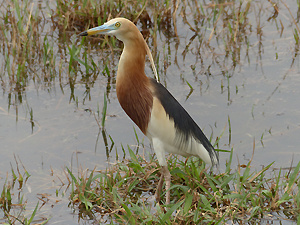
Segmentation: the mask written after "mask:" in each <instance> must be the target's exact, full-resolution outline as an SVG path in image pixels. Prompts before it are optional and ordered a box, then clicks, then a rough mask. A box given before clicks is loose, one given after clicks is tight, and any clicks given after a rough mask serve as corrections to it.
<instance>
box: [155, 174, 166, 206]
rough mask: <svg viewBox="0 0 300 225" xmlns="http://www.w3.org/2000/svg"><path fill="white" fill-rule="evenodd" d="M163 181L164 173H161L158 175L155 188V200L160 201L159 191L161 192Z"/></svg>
mask: <svg viewBox="0 0 300 225" xmlns="http://www.w3.org/2000/svg"><path fill="white" fill-rule="evenodd" d="M163 183H164V175H163V173H162V174H161V176H160V179H159V182H158V184H157V189H156V191H155V200H156V201H157V202H158V203H159V202H160V193H161V189H162V186H163Z"/></svg>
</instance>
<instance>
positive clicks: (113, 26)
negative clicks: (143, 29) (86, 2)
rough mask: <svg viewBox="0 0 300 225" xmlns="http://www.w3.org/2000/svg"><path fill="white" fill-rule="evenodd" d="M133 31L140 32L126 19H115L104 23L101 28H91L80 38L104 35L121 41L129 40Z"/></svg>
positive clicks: (81, 34)
mask: <svg viewBox="0 0 300 225" xmlns="http://www.w3.org/2000/svg"><path fill="white" fill-rule="evenodd" d="M132 31H135V32H136V31H138V29H137V28H136V26H135V25H134V24H133V23H132V22H131V21H130V20H127V19H125V18H115V19H111V20H109V21H108V22H106V23H104V24H103V25H101V26H99V27H94V28H91V29H89V30H87V31H84V32H82V33H80V34H79V36H90V35H94V34H104V35H113V36H116V38H118V39H119V40H121V41H123V42H124V41H125V40H126V39H129V37H128V36H129V35H131V32H132Z"/></svg>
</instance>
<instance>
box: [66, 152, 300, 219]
mask: <svg viewBox="0 0 300 225" xmlns="http://www.w3.org/2000/svg"><path fill="white" fill-rule="evenodd" d="M128 150H129V152H130V157H131V158H130V159H129V160H124V161H123V162H118V163H117V164H115V165H114V166H112V167H111V168H109V169H107V170H105V171H96V170H93V171H92V172H90V173H88V172H85V173H82V174H81V176H80V177H78V178H76V177H75V176H74V175H73V174H72V172H71V171H69V170H68V172H69V175H70V176H71V178H72V182H73V183H74V189H73V192H72V195H71V202H70V203H71V204H72V205H73V207H78V208H79V211H80V212H82V213H83V214H89V213H92V215H93V216H94V217H97V216H99V215H101V216H102V217H103V216H105V217H107V218H108V219H109V221H111V222H112V223H129V224H153V223H162V224H199V223H216V224H217V223H220V222H222V223H223V222H227V221H235V222H250V223H253V222H254V223H257V222H259V221H263V220H266V219H270V218H271V219H272V220H276V219H280V218H282V217H283V218H288V219H289V220H293V221H296V219H297V217H298V216H299V213H300V207H299V202H300V195H299V168H300V162H299V163H298V165H297V166H296V167H295V168H291V172H289V171H288V172H287V173H285V174H284V175H283V174H282V170H279V172H276V170H272V169H271V168H272V165H273V163H271V164H269V165H267V166H265V167H263V168H262V169H261V170H259V171H253V170H252V169H251V161H250V162H249V163H248V164H247V165H240V166H239V167H238V168H236V169H233V168H231V159H232V154H233V151H231V155H230V158H229V161H228V162H227V164H226V170H225V172H224V173H217V174H213V173H212V172H211V171H208V170H207V168H205V165H204V163H202V162H201V161H200V160H197V159H192V158H189V159H187V160H186V162H184V161H180V160H179V159H178V158H177V157H174V156H171V157H170V158H169V160H168V164H169V170H170V172H171V174H172V181H171V188H170V191H171V204H170V205H167V206H166V207H163V206H164V204H165V202H164V195H165V193H163V194H162V195H163V196H162V199H163V200H162V201H161V202H160V204H156V202H155V200H154V197H153V196H154V193H155V190H156V185H157V183H158V181H159V178H160V171H159V165H158V163H157V161H156V160H155V159H154V158H153V156H152V155H148V156H147V159H145V158H144V157H142V156H140V155H135V154H134V152H133V151H132V150H131V149H130V148H129V149H128ZM291 209H292V210H291ZM81 216H82V215H81Z"/></svg>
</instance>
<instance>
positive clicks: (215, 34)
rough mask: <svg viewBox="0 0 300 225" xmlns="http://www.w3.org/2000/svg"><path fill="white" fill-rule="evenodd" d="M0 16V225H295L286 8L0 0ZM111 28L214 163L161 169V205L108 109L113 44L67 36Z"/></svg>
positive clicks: (290, 17) (289, 7) (294, 50)
mask: <svg viewBox="0 0 300 225" xmlns="http://www.w3.org/2000/svg"><path fill="white" fill-rule="evenodd" d="M0 12H1V21H0V33H1V35H0V44H1V45H0V58H1V60H0V84H1V89H2V95H1V96H0V118H1V119H0V146H1V147H0V149H1V164H0V171H1V172H0V184H1V187H2V190H0V191H1V196H0V208H1V214H0V217H1V218H0V223H4V224H45V223H48V224H51V223H61V224H63V223H65V224H66V223H67V224H77V223H80V224H81V223H82V224H85V223H87V224H94V223H101V224H116V223H117V224H199V223H201V224H224V223H227V224H261V223H266V224H267V223H277V222H278V223H281V224H293V223H294V224H296V223H299V222H298V221H300V219H299V218H300V217H299V209H300V208H299V206H300V194H299V187H300V185H299V167H300V164H299V160H300V158H299V150H298V148H299V147H298V146H299V128H300V124H299V115H300V108H299V104H298V102H299V94H300V91H299V83H300V76H299V71H300V70H299V65H300V64H299V46H300V42H299V41H300V39H299V33H300V29H299V25H298V23H299V18H300V13H299V12H300V3H299V1H298V0H297V1H292V0H290V1H288V0H286V1H284V0H279V1H271V0H270V1H191V0H186V1H181V0H173V1H144V0H132V1H131V0H130V1H99V0H76V1H75V0H74V1H66V0H55V1H46V0H45V1H31V0H22V1H21V0H13V1H8V0H3V1H2V2H1V9H0ZM118 16H122V17H126V18H128V19H130V20H132V21H134V22H135V23H136V24H137V26H138V27H139V29H140V31H141V32H142V34H143V36H144V38H145V39H146V40H147V43H148V45H149V47H150V49H151V51H152V54H153V57H154V61H155V64H156V67H157V70H158V73H159V78H160V81H161V83H162V84H163V85H165V86H166V87H168V89H169V90H170V92H171V93H173V94H174V96H175V97H176V98H177V99H178V100H179V101H180V102H182V104H183V105H184V106H185V108H186V109H187V110H188V111H189V112H190V113H191V115H192V116H193V117H194V119H195V120H196V121H197V122H198V124H199V125H200V126H201V127H202V128H204V132H205V133H206V135H207V136H208V137H210V139H211V141H212V143H213V144H214V145H215V147H216V148H217V149H218V150H219V153H220V162H221V165H220V169H219V171H209V170H207V169H205V165H204V164H203V163H202V162H201V161H199V160H196V159H192V158H189V159H188V160H186V159H184V158H180V157H178V158H177V157H175V156H170V157H169V159H168V160H169V169H170V171H171V174H172V175H173V176H172V179H173V180H172V182H171V183H172V186H171V193H172V195H171V204H170V205H169V206H167V207H164V205H163V204H164V202H161V204H160V205H157V204H156V202H155V201H154V199H153V193H154V192H155V187H156V186H155V185H156V184H157V182H158V179H159V175H160V174H159V166H158V163H157V161H156V158H155V155H153V151H152V150H151V145H150V144H149V143H148V142H147V140H146V139H145V140H144V136H143V135H142V134H141V133H139V131H138V130H136V128H135V127H133V124H132V123H131V121H129V119H127V117H126V116H125V115H124V113H123V112H122V110H121V109H120V107H119V105H118V102H117V99H116V93H115V80H116V71H117V64H118V59H119V55H120V53H121V51H122V47H123V46H122V43H121V42H119V41H118V40H116V39H115V38H112V37H103V36H95V37H89V38H88V40H87V38H81V37H79V36H78V34H79V33H80V32H82V31H84V30H86V29H87V28H91V27H95V26H98V25H100V24H102V23H104V22H105V21H107V20H108V19H110V18H114V17H118ZM146 73H147V75H148V76H153V74H152V71H151V67H150V64H149V63H147V68H146ZM66 221H67V222H66Z"/></svg>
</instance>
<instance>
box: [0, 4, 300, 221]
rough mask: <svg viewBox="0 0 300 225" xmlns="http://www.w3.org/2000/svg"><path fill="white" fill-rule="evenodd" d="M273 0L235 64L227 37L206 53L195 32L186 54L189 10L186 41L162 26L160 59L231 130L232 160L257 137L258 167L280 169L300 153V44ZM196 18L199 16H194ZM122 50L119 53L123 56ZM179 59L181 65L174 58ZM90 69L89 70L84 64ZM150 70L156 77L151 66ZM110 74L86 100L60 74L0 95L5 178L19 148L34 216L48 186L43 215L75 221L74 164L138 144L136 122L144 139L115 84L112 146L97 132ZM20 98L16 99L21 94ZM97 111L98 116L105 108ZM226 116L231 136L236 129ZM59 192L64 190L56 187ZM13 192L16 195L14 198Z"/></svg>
mask: <svg viewBox="0 0 300 225" xmlns="http://www.w3.org/2000/svg"><path fill="white" fill-rule="evenodd" d="M257 4H258V5H259V3H257ZM267 4H268V2H266V3H265V5H264V7H265V11H264V13H262V14H260V17H259V18H260V25H261V26H262V30H263V36H262V37H263V38H262V39H261V47H259V46H260V39H259V35H256V33H255V32H253V33H251V34H249V35H248V38H249V42H250V47H249V50H248V56H246V49H247V47H246V46H245V45H242V47H241V49H240V52H241V53H240V55H241V60H240V62H239V63H238V64H237V65H236V66H235V67H234V66H233V63H232V60H230V57H229V59H228V58H225V57H224V50H223V49H224V44H223V42H222V41H219V42H218V43H217V42H216V41H215V40H214V39H212V40H211V42H210V46H211V47H213V48H214V49H210V48H205V47H203V48H200V53H201V58H200V56H199V54H197V49H199V46H200V45H201V43H200V40H201V38H200V39H199V38H198V37H197V38H195V39H194V40H193V41H192V42H191V44H190V45H189V47H188V49H189V50H188V51H187V53H186V54H183V53H184V51H185V49H186V47H187V45H188V43H189V41H190V38H191V37H192V36H193V35H194V34H195V33H194V32H193V31H191V30H190V29H189V28H188V26H187V25H186V24H185V23H184V22H183V21H182V19H181V17H178V19H177V22H178V23H177V30H178V35H179V40H180V43H179V45H178V46H176V42H175V41H174V40H175V39H172V38H171V39H167V38H166V37H165V36H164V35H163V34H161V33H159V36H158V39H157V41H158V43H157V45H158V46H157V48H156V51H157V54H159V56H160V59H161V60H160V61H159V62H158V68H159V73H160V75H161V80H162V83H163V84H164V85H165V86H166V87H167V88H168V90H169V91H170V92H171V93H172V94H173V95H174V97H176V99H177V100H178V101H179V102H180V103H181V104H182V105H183V106H184V108H185V109H186V110H187V111H188V112H189V113H190V115H191V116H192V117H193V118H194V120H195V121H196V122H197V123H198V124H199V125H200V127H202V128H203V130H204V133H205V134H206V135H207V136H208V137H209V136H210V135H211V133H212V132H213V140H215V138H216V137H217V136H220V135H221V133H222V132H223V131H224V135H223V136H222V137H221V140H220V142H219V143H220V144H219V148H221V149H226V150H230V149H231V147H232V148H233V149H234V157H233V168H235V167H236V166H237V165H238V164H243V163H247V162H248V160H249V159H250V158H251V157H252V154H253V142H255V154H254V156H253V162H252V166H253V167H254V168H257V169H259V168H261V166H263V165H268V164H270V163H271V162H273V161H275V163H274V165H273V167H274V168H278V167H289V166H290V165H291V162H292V160H293V165H296V164H297V163H298V162H299V160H300V154H299V150H298V145H299V141H298V139H299V135H300V132H299V129H300V122H299V115H300V104H299V94H300V93H299V92H300V91H299V84H300V76H299V57H298V56H296V57H295V54H298V52H297V51H296V53H295V40H294V37H293V35H292V34H293V32H292V30H293V29H294V27H291V26H289V25H290V24H291V22H290V21H289V19H288V18H290V16H289V13H288V11H287V10H286V9H285V8H284V7H283V6H282V9H281V11H280V12H281V13H280V14H279V16H278V18H277V25H276V23H275V22H272V21H270V22H268V21H267V18H268V17H269V16H270V15H271V14H272V9H273V8H272V7H270V6H269V5H267ZM291 4H295V3H294V2H291ZM256 9H257V8H256ZM256 15H257V12H251V16H250V17H249V19H250V21H249V22H250V23H251V24H252V26H253V28H252V29H255V28H256V26H257V24H258V21H257V18H256ZM189 18H190V19H191V18H192V17H191V15H190V16H189ZM279 20H281V21H282V23H283V24H284V32H283V35H282V36H281V35H280V32H278V29H277V26H278V23H279V22H278V21H279ZM56 32H57V31H56ZM201 32H203V30H202V31H201ZM210 32H211V30H207V31H206V32H203V33H202V34H203V36H202V38H205V40H208V39H209V36H210ZM216 32H221V27H218V29H217V31H216ZM246 36H247V35H246ZM71 39H72V37H71ZM261 50H262V51H261ZM260 51H261V52H260ZM119 53H120V52H115V55H116V56H117V55H119ZM176 53H177V54H176ZM215 54H220V56H216V55H215ZM276 54H277V55H278V57H277V56H276ZM92 57H93V59H94V60H95V61H98V60H99V57H101V52H99V53H96V52H95V53H94V54H93V55H92ZM116 58H117V57H115V58H114V62H115V63H117V59H116ZM213 58H214V59H217V60H213ZM176 59H177V63H178V65H176V63H175V60H176ZM165 62H166V63H167V64H169V66H168V67H167V70H166V75H165V74H164V72H163V71H164V63H165ZM217 62H219V63H217ZM147 65H149V64H147ZM191 66H192V67H193V66H194V67H195V69H194V70H193V69H192V68H191ZM103 67H104V65H101V64H100V65H99V68H100V71H101V70H103ZM114 68H115V67H114ZM199 71H200V72H201V73H199ZM82 72H83V73H84V68H82ZM146 72H147V74H148V75H149V76H152V72H151V69H150V67H148V68H147V71H146ZM208 73H210V75H208ZM222 73H223V74H222ZM205 74H206V75H205ZM228 77H229V78H228ZM186 81H188V82H189V83H190V84H191V85H192V87H193V88H194V91H193V92H192V94H191V95H190V96H189V97H188V99H187V96H188V95H189V93H190V88H189V86H188V85H187V83H186ZM107 82H108V79H107V78H106V77H104V76H101V75H100V76H98V78H97V79H96V80H95V83H94V84H93V85H92V87H91V88H90V89H89V90H90V99H89V98H85V97H86V95H85V94H86V90H87V89H86V86H85V85H84V84H83V83H81V82H77V83H76V84H75V86H74V90H72V88H73V87H71V86H70V85H69V84H68V82H67V81H64V82H63V84H64V85H65V86H63V87H62V88H61V87H60V85H59V82H58V80H56V83H55V84H54V85H53V86H51V87H43V86H40V87H38V89H37V88H36V85H35V83H33V82H30V83H29V85H28V86H27V87H26V91H25V92H24V94H23V98H22V99H23V100H22V103H20V104H10V105H9V104H8V102H9V96H8V92H6V91H4V92H3V94H2V95H1V96H0V120H1V123H0V143H1V144H0V145H1V162H0V171H1V172H0V177H1V178H2V179H0V183H1V184H3V183H4V180H5V177H6V174H7V173H8V174H9V176H8V177H9V178H8V180H11V178H10V177H11V175H10V174H11V164H12V168H13V169H14V171H16V167H17V165H16V162H15V158H14V157H15V156H16V157H17V161H18V162H19V167H20V170H21V171H23V169H22V167H21V164H20V160H21V161H22V163H23V165H24V167H25V168H26V170H27V171H28V172H29V173H30V174H31V177H30V178H29V179H28V181H27V182H26V188H23V189H22V190H21V191H20V193H21V195H24V199H26V200H27V201H28V204H27V206H26V210H28V211H26V213H27V214H28V215H30V213H31V211H32V210H33V208H34V207H35V205H36V203H37V201H38V199H37V198H36V197H37V196H39V195H38V194H47V196H48V202H47V203H46V204H45V206H43V207H42V209H41V210H40V212H39V214H38V217H43V216H45V217H47V218H48V217H51V220H50V222H49V224H56V223H58V224H62V223H64V224H66V223H68V224H77V223H78V218H77V215H76V213H75V214H73V211H72V209H71V208H69V207H68V203H69V201H68V195H69V191H70V188H69V189H68V188H67V187H66V185H65V184H66V183H67V179H66V176H65V174H64V172H63V170H64V169H65V167H66V166H67V167H68V168H73V169H74V171H77V168H78V167H81V168H83V169H86V168H88V169H93V168H94V167H97V169H100V170H101V169H105V168H106V167H107V166H109V162H115V156H116V151H117V152H118V154H119V156H120V157H123V153H122V150H121V144H123V145H124V146H126V145H127V144H128V145H130V146H136V145H137V141H136V138H135V134H134V129H133V127H134V128H135V129H136V130H137V133H138V136H139V139H140V140H142V139H143V138H144V135H143V134H142V133H141V132H140V131H139V130H138V128H137V127H136V126H135V125H134V124H133V123H132V122H131V121H130V119H129V118H128V117H127V116H126V114H125V113H124V112H123V110H122V109H121V107H120V105H119V103H118V101H117V98H116V93H115V86H114V84H113V83H112V88H111V90H110V92H109V93H108V100H109V101H108V107H107V115H108V116H107V118H106V122H105V128H106V137H107V139H108V146H107V147H106V146H105V142H104V139H103V137H102V133H100V134H99V126H98V124H97V122H96V120H95V117H94V115H93V114H92V113H91V112H90V111H89V109H91V110H92V111H94V112H96V114H97V110H98V105H99V108H100V117H99V119H100V120H101V111H102V106H103V96H104V93H105V92H107ZM222 85H223V88H222ZM72 94H74V96H75V97H77V98H78V106H77V103H76V101H75V100H74V99H71V96H72ZM12 99H13V100H12V102H11V103H13V102H14V101H15V100H14V98H12ZM70 99H71V100H70ZM16 105H18V106H17V107H16ZM16 108H18V113H16ZM30 109H32V110H33V121H31V120H30ZM96 117H97V118H98V115H96ZM228 118H229V119H230V124H231V134H230V133H229V131H228V130H229V124H228ZM33 124H34V126H33ZM109 135H110V136H111V138H112V140H113V141H114V146H113V148H112V151H111V152H108V151H107V149H110V148H111V144H112V142H111V140H110V139H109ZM144 143H145V146H146V149H147V150H149V151H152V150H151V149H150V144H149V141H148V140H147V139H146V138H145V141H144ZM228 157H229V154H227V153H220V169H221V171H222V169H224V167H225V162H226V160H227V159H228ZM56 190H58V193H59V194H58V196H56V194H55V193H56ZM16 192H18V191H16ZM63 195H64V196H63ZM14 198H15V199H17V197H16V196H14ZM82 223H89V221H84V222H82ZM286 224H288V223H287V222H286Z"/></svg>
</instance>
